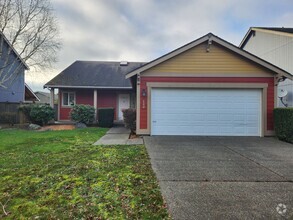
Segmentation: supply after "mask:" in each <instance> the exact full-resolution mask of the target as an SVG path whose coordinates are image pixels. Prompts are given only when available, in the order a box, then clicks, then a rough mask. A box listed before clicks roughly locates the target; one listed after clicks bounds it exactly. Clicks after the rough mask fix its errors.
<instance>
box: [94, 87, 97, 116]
mask: <svg viewBox="0 0 293 220" xmlns="http://www.w3.org/2000/svg"><path fill="white" fill-rule="evenodd" d="M94 108H95V121H97V109H98V91H97V90H96V89H95V90H94Z"/></svg>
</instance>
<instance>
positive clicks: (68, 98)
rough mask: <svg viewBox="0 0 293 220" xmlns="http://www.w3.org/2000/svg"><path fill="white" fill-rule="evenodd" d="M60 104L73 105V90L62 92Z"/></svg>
mask: <svg viewBox="0 0 293 220" xmlns="http://www.w3.org/2000/svg"><path fill="white" fill-rule="evenodd" d="M62 105H63V106H73V105H75V92H63V93H62Z"/></svg>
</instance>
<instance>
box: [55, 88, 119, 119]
mask: <svg viewBox="0 0 293 220" xmlns="http://www.w3.org/2000/svg"><path fill="white" fill-rule="evenodd" d="M66 91H68V92H75V95H76V100H75V101H76V104H77V105H80V104H83V105H91V106H93V105H94V90H93V89H60V92H59V100H60V102H59V103H60V104H59V112H60V120H70V118H69V113H70V110H71V108H70V107H62V92H66ZM97 93H98V94H97V95H98V98H97V99H98V100H97V105H98V106H97V107H98V108H114V112H115V115H114V119H115V120H116V118H117V113H116V112H117V111H116V110H117V102H118V100H117V94H118V93H119V91H118V90H114V91H113V90H112V91H111V90H107V91H103V90H98V92H97Z"/></svg>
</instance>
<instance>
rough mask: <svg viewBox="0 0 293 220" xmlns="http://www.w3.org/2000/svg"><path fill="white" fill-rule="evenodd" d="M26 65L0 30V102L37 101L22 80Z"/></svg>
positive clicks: (26, 68)
mask: <svg viewBox="0 0 293 220" xmlns="http://www.w3.org/2000/svg"><path fill="white" fill-rule="evenodd" d="M28 69H29V68H28V66H27V65H26V63H25V62H24V61H23V60H22V59H21V57H20V56H19V54H18V53H17V52H16V51H15V49H14V48H13V47H12V45H11V44H10V43H9V41H8V40H7V39H6V37H5V36H4V34H3V33H2V32H0V103H1V102H5V103H19V102H25V101H37V100H38V98H37V97H36V96H35V95H34V93H33V92H32V90H31V89H30V88H29V86H28V85H26V84H25V82H24V78H25V76H24V74H25V70H28Z"/></svg>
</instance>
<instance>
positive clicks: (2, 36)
mask: <svg viewBox="0 0 293 220" xmlns="http://www.w3.org/2000/svg"><path fill="white" fill-rule="evenodd" d="M0 38H2V39H3V40H4V42H5V44H6V45H7V46H8V47H9V48H11V49H12V51H13V53H14V54H15V56H16V57H17V59H18V60H19V61H20V62H21V63H22V64H23V66H24V67H25V69H26V70H29V67H28V65H27V64H26V63H25V62H24V60H23V59H22V58H21V56H20V55H19V53H18V52H17V51H16V50H15V48H14V47H13V46H12V45H11V43H10V42H9V40H8V39H7V38H6V37H5V35H4V34H3V33H2V32H1V31H0Z"/></svg>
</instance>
